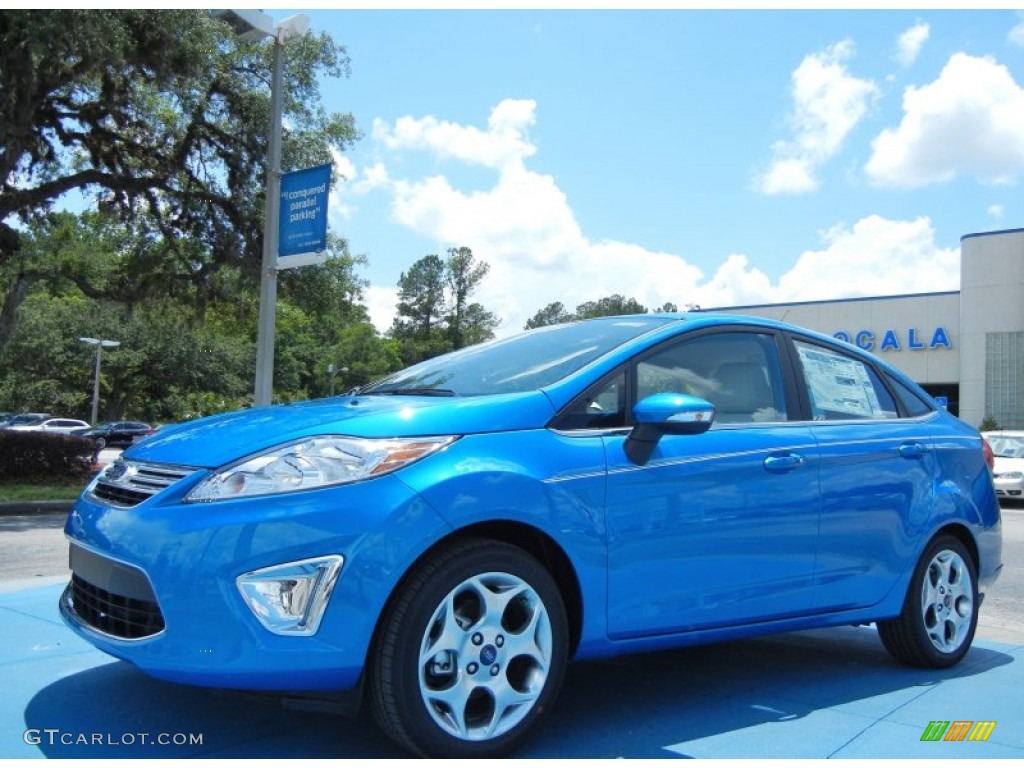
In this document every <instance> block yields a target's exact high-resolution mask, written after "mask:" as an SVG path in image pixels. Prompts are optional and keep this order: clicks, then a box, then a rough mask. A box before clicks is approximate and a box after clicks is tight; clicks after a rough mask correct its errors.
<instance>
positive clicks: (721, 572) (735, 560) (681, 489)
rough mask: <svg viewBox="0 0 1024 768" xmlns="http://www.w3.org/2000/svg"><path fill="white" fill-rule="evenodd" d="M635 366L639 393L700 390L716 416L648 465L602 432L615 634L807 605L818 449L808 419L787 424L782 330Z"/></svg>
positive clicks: (771, 614) (682, 347) (723, 339)
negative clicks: (636, 460)
mask: <svg viewBox="0 0 1024 768" xmlns="http://www.w3.org/2000/svg"><path fill="white" fill-rule="evenodd" d="M629 374H630V377H631V379H630V380H631V381H632V382H633V389H634V392H633V396H632V398H631V401H632V402H635V401H636V400H638V399H641V398H643V397H645V396H646V395H649V394H653V393H656V392H666V391H667V392H679V393H683V394H692V395H696V396H699V397H702V398H704V399H706V400H708V401H710V402H711V403H712V404H714V405H715V406H716V416H715V420H714V424H713V426H712V428H711V429H710V430H709V431H707V432H705V433H704V434H700V435H674V436H673V435H665V436H663V437H662V438H661V439H660V441H659V443H658V444H657V446H656V447H655V449H654V452H653V454H652V455H651V457H650V459H649V460H648V461H647V462H646V463H645V464H644V465H642V466H639V465H637V464H635V463H633V462H632V461H631V460H630V459H629V458H628V457H627V456H626V453H625V451H624V444H625V442H626V439H627V434H626V432H625V430H623V431H621V432H619V433H617V434H609V435H606V437H605V444H606V456H607V462H608V486H607V530H608V584H609V595H608V623H609V634H610V636H612V637H613V638H628V637H637V636H644V635H652V634H662V633H672V632H682V631H687V630H696V629H703V628H710V627H721V626H729V625H736V624H742V623H746V622H754V621H764V620H769V619H773V618H780V617H785V616H794V615H800V614H804V613H807V612H809V611H810V610H811V608H812V598H813V583H814V572H815V556H816V548H817V537H818V456H817V447H816V443H815V441H814V439H813V437H812V436H811V433H810V429H809V426H808V425H807V424H806V423H804V424H800V423H795V422H791V421H790V420H789V415H788V414H789V412H790V408H791V407H792V406H791V404H790V402H789V401H790V398H791V397H792V391H793V387H792V380H791V379H789V380H787V375H786V371H785V369H784V368H783V365H782V356H781V355H780V347H779V340H778V339H777V337H776V335H775V334H773V333H770V332H749V331H740V330H728V331H721V332H719V331H716V332H711V333H704V334H701V335H693V336H687V337H684V338H683V339H682V340H679V341H676V342H673V343H671V344H669V345H667V346H663V347H661V348H658V349H656V350H654V352H653V353H652V354H651V355H649V356H647V357H646V358H644V359H642V360H639V361H637V362H635V363H634V365H633V366H632V367H631V369H630V370H629ZM787 381H788V383H787ZM787 392H788V393H789V394H788V395H787Z"/></svg>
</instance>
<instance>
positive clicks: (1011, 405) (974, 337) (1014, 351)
mask: <svg viewBox="0 0 1024 768" xmlns="http://www.w3.org/2000/svg"><path fill="white" fill-rule="evenodd" d="M717 309H720V310H722V311H729V312H734V313H736V314H748V315H756V316H758V317H767V318H773V319H776V320H783V321H785V322H788V323H793V324H794V325H801V326H804V327H806V328H813V329H814V330H817V331H821V332H822V333H827V334H829V335H831V336H835V337H837V338H840V339H842V340H844V341H848V342H849V343H851V344H854V345H856V346H858V347H861V348H862V349H866V350H868V351H870V352H872V353H873V354H876V355H878V356H879V357H880V358H882V359H883V360H885V361H887V362H889V363H891V364H892V365H894V366H895V367H897V368H899V369H900V370H902V371H903V372H905V373H906V374H907V375H908V376H910V377H911V378H913V379H914V380H915V381H916V382H917V383H918V384H920V385H921V386H922V387H924V388H925V389H926V390H927V391H928V392H930V393H931V394H932V395H934V396H936V397H938V398H939V399H940V402H943V403H946V404H947V407H948V408H949V410H950V411H951V412H953V413H955V414H957V415H958V416H960V418H961V419H963V420H964V421H966V422H967V423H969V424H973V425H974V426H978V425H980V424H981V422H982V420H983V419H985V418H986V417H991V418H993V419H995V421H996V423H997V424H998V425H999V426H1000V427H1002V428H1004V429H1024V229H1012V230H1004V231H1000V232H984V233H979V234H973V235H964V237H962V238H961V239H960V290H959V291H949V292H944V293H920V294H911V295H903V296H879V297H873V298H862V299H840V300H837V301H807V302H795V303H792V304H769V305H764V306H743V307H719V308H717Z"/></svg>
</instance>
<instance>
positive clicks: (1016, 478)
mask: <svg viewBox="0 0 1024 768" xmlns="http://www.w3.org/2000/svg"><path fill="white" fill-rule="evenodd" d="M982 436H983V437H984V438H985V440H986V441H988V444H989V445H990V446H991V447H992V453H993V454H994V455H995V459H996V463H995V467H993V470H992V475H993V478H994V479H995V486H996V495H998V496H1000V497H1002V498H1006V499H1018V500H1021V501H1024V430H1022V431H1013V430H1008V429H1001V430H998V431H993V432H982Z"/></svg>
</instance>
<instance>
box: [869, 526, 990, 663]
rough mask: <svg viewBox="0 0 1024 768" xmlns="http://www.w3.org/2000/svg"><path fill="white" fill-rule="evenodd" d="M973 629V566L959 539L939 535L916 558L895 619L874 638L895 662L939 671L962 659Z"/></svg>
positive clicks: (883, 625)
mask: <svg viewBox="0 0 1024 768" xmlns="http://www.w3.org/2000/svg"><path fill="white" fill-rule="evenodd" d="M977 626H978V568H977V565H976V564H975V562H974V558H973V557H971V554H970V552H968V551H967V548H966V547H965V546H964V545H963V544H962V543H961V542H960V541H959V540H958V539H956V538H954V537H952V536H948V535H942V536H939V537H938V538H936V539H934V540H933V541H932V543H931V544H930V545H929V546H928V547H927V549H925V551H924V554H923V555H921V559H920V560H919V561H918V563H917V567H916V568H915V569H914V575H913V577H912V578H911V581H910V587H909V588H908V589H907V596H906V598H905V599H904V601H903V610H902V611H901V613H900V615H899V617H898V618H896V619H892V620H890V621H880V622H878V636H879V637H880V638H881V639H882V644H883V645H884V646H885V648H886V650H888V651H889V653H891V654H892V655H893V656H894V657H896V658H897V659H898V660H899V661H902V662H904V663H905V664H910V665H912V666H915V667H927V668H932V669H939V668H944V667H951V666H953V665H954V664H956V663H957V662H958V661H960V659H962V658H963V657H964V654H966V653H967V651H968V649H970V647H971V642H972V641H973V640H974V631H975V629H976V628H977Z"/></svg>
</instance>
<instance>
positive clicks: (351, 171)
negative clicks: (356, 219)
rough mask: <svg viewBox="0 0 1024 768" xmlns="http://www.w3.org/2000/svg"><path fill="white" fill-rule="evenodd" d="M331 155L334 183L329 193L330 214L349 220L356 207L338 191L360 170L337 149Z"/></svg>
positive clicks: (328, 206)
mask: <svg viewBox="0 0 1024 768" xmlns="http://www.w3.org/2000/svg"><path fill="white" fill-rule="evenodd" d="M331 157H332V159H333V165H334V173H333V176H334V184H333V186H332V189H331V194H330V195H328V201H327V208H328V214H329V215H331V216H337V217H340V218H341V219H343V220H347V219H350V218H352V215H353V213H355V208H354V207H353V206H352V205H351V204H349V203H348V202H347V201H346V199H345V198H344V197H343V196H342V195H340V194H338V191H339V190H340V189H341V188H342V187H343V186H345V185H346V184H351V182H352V181H353V179H355V178H356V177H357V176H358V175H359V172H358V171H357V170H356V166H355V164H354V163H353V162H352V161H351V160H349V159H348V158H347V157H345V155H343V154H341V153H340V152H338V151H337V150H334V149H332V150H331Z"/></svg>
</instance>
